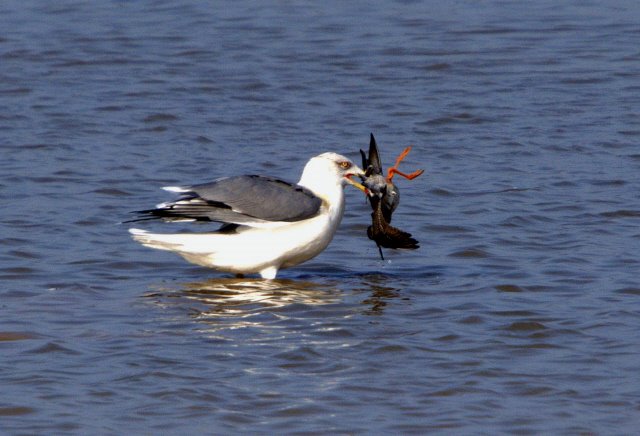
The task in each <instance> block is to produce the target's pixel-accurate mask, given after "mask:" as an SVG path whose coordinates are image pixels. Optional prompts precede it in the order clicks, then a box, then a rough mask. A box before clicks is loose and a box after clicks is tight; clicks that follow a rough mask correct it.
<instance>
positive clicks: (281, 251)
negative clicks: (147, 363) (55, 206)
mask: <svg viewBox="0 0 640 436" xmlns="http://www.w3.org/2000/svg"><path fill="white" fill-rule="evenodd" d="M363 175H364V171H362V169H360V168H359V167H358V166H357V165H355V164H354V163H353V162H352V161H351V160H349V159H348V158H346V157H344V156H341V155H339V154H336V153H331V152H329V153H323V154H320V155H318V156H315V157H313V158H311V159H310V160H309V161H308V162H307V164H306V165H305V167H304V170H303V172H302V176H301V177H300V181H298V183H297V184H293V183H289V182H286V181H284V180H280V179H277V178H273V177H267V176H259V175H246V176H235V177H225V178H221V179H217V180H215V181H213V182H210V183H204V184H199V185H192V186H181V187H175V186H173V187H165V188H163V189H165V190H167V191H170V192H173V193H177V194H179V197H178V198H177V199H176V200H175V201H171V202H166V203H161V204H159V205H157V206H156V208H155V209H149V210H142V211H139V212H138V214H139V218H138V219H134V220H131V221H129V222H135V221H145V220H154V219H162V220H164V221H205V222H207V221H214V222H219V223H222V226H221V227H220V228H219V229H218V230H216V231H213V232H209V233H171V234H159V233H150V232H148V231H145V230H141V229H136V228H132V229H129V232H130V233H131V234H132V236H133V239H135V240H136V241H138V242H140V243H141V244H142V245H144V246H146V247H150V248H156V249H158V250H167V251H172V252H175V253H177V254H179V255H180V256H182V257H183V258H185V259H186V260H187V261H189V262H191V263H194V264H197V265H201V266H205V267H210V268H214V269H216V270H218V271H222V272H229V273H234V274H236V275H238V276H243V275H244V274H259V275H260V277H262V278H263V279H274V278H275V277H276V275H277V273H278V270H280V269H282V268H288V267H292V266H295V265H298V264H300V263H302V262H306V261H307V260H309V259H311V258H313V257H315V256H317V255H318V254H319V253H320V252H322V251H323V250H324V249H325V248H326V247H327V246H328V245H329V243H330V242H331V240H332V239H333V235H334V234H335V233H336V230H337V228H338V225H339V224H340V221H341V220H342V215H343V214H344V190H343V188H344V186H346V185H347V184H351V185H353V186H355V187H356V188H358V189H360V190H362V191H363V192H364V191H365V188H364V186H362V185H361V184H360V183H358V182H356V181H354V180H351V178H352V177H354V176H363Z"/></svg>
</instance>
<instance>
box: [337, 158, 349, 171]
mask: <svg viewBox="0 0 640 436" xmlns="http://www.w3.org/2000/svg"><path fill="white" fill-rule="evenodd" d="M338 165H340V168H342V169H343V170H348V169H349V168H351V162H349V161H346V160H343V161H342V162H338Z"/></svg>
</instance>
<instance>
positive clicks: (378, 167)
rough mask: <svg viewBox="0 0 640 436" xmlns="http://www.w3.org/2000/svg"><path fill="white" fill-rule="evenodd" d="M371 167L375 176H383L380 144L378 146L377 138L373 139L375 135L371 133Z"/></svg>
mask: <svg viewBox="0 0 640 436" xmlns="http://www.w3.org/2000/svg"><path fill="white" fill-rule="evenodd" d="M369 165H371V167H372V168H373V172H374V174H382V162H380V156H379V155H378V144H376V138H374V137H373V133H371V139H370V141H369Z"/></svg>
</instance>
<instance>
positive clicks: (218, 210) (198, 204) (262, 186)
mask: <svg viewBox="0 0 640 436" xmlns="http://www.w3.org/2000/svg"><path fill="white" fill-rule="evenodd" d="M168 190H170V191H172V192H179V193H180V197H179V198H178V199H177V200H175V201H172V202H167V203H162V204H160V205H158V207H157V208H156V209H150V210H143V211H140V212H138V213H139V214H141V219H153V218H163V219H165V220H169V221H179V220H180V221H183V220H195V221H217V222H222V223H232V224H244V225H249V226H251V225H254V226H260V225H267V224H268V223H270V222H274V221H286V222H293V221H300V220H304V219H307V218H311V217H313V216H315V215H316V214H317V213H318V211H319V210H320V206H321V205H322V200H320V199H319V198H318V197H316V196H315V195H314V194H313V193H312V192H311V191H309V190H308V189H306V188H303V187H302V186H298V185H294V184H292V183H288V182H285V181H283V180H279V179H275V178H272V177H266V176H255V175H252V176H236V177H227V178H223V179H219V180H216V181H214V182H211V183H205V184H201V185H193V186H186V187H181V188H168Z"/></svg>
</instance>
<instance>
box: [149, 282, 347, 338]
mask: <svg viewBox="0 0 640 436" xmlns="http://www.w3.org/2000/svg"><path fill="white" fill-rule="evenodd" d="M147 297H152V298H154V299H156V302H157V303H158V304H159V305H161V306H164V307H169V306H171V307H173V308H176V307H177V308H179V309H180V308H181V309H183V310H184V309H187V310H188V311H189V315H190V316H191V317H192V318H193V319H196V320H197V321H201V322H205V323H208V324H210V326H209V327H210V328H211V327H213V326H214V325H215V326H216V329H217V328H240V327H248V326H259V325H262V324H265V323H267V322H270V321H273V320H274V317H273V316H272V317H265V316H263V315H264V314H265V313H268V314H274V313H275V312H278V313H280V312H282V308H285V307H287V306H293V305H296V304H304V305H310V306H319V305H328V304H334V303H337V302H339V301H340V298H341V290H340V289H338V288H337V286H335V285H332V284H330V283H325V284H319V283H313V282H309V281H297V280H286V279H285V280H262V279H236V278H216V279H210V280H207V281H203V282H195V283H187V284H185V285H184V287H183V288H182V289H179V290H175V289H172V290H162V291H161V292H160V293H153V294H148V295H147ZM274 316H275V315H274ZM277 318H278V317H276V319H277Z"/></svg>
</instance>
